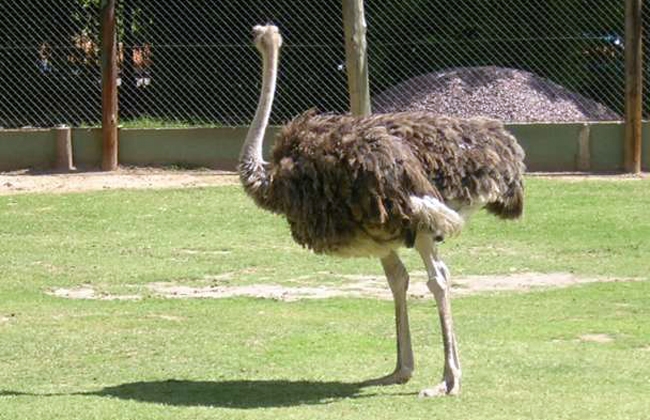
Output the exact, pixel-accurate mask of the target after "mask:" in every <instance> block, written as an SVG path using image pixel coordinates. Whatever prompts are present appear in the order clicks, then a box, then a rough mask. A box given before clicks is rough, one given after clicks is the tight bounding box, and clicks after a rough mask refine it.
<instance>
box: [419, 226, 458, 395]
mask: <svg viewBox="0 0 650 420" xmlns="http://www.w3.org/2000/svg"><path fill="white" fill-rule="evenodd" d="M415 248H416V249H417V250H418V252H419V253H420V256H421V257H422V261H424V265H425V266H426V269H427V274H428V277H429V281H428V282H427V287H428V288H429V290H431V292H432V293H433V295H434V297H435V298H436V304H437V306H438V315H439V316H440V326H441V330H442V343H443V346H444V351H445V368H444V371H443V380H442V383H440V384H439V385H438V386H437V387H434V388H430V389H425V390H423V391H422V392H420V396H421V397H433V396H438V395H445V394H447V395H457V394H459V393H460V377H461V370H460V360H459V358H458V345H457V344H456V336H455V334H454V324H453V321H452V318H451V300H450V296H449V290H450V287H451V283H450V279H449V270H448V269H447V267H446V266H445V263H443V262H442V261H441V260H440V258H439V257H438V248H437V247H436V243H435V241H434V239H433V236H432V235H431V234H430V233H427V232H419V233H418V235H417V237H416V239H415Z"/></svg>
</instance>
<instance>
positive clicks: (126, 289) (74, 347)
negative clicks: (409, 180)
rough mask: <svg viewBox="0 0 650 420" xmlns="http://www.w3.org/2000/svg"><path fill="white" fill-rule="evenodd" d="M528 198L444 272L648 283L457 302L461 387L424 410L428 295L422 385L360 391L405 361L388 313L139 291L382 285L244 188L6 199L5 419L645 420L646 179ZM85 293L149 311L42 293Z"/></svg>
mask: <svg viewBox="0 0 650 420" xmlns="http://www.w3.org/2000/svg"><path fill="white" fill-rule="evenodd" d="M527 185H528V190H527V199H528V203H527V209H526V214H525V217H524V219H523V220H522V221H520V222H516V223H509V222H501V221H498V220H496V219H494V218H492V217H490V216H488V215H484V214H480V215H477V216H476V217H475V219H473V220H472V222H471V223H470V224H469V225H468V227H467V228H466V229H465V231H464V232H463V234H462V235H461V237H459V238H456V239H454V240H452V241H449V243H447V244H444V245H443V250H442V252H443V255H444V256H445V260H446V261H447V263H448V265H449V266H450V268H451V270H452V276H453V275H459V274H460V275H467V274H499V273H511V272H527V271H536V272H572V273H575V274H577V275H581V276H590V277H594V276H598V277H613V278H636V279H638V280H641V281H634V282H617V283H599V284H592V285H588V286H581V287H575V288H570V289H562V290H551V291H545V292H536V293H529V294H518V293H501V294H492V295H479V296H471V297H463V298H458V299H455V300H454V316H455V321H456V328H457V333H458V336H459V341H460V348H461V360H462V362H463V371H464V377H463V380H464V382H463V393H462V395H461V396H460V397H458V398H442V399H432V400H422V399H418V398H417V393H418V391H419V390H420V389H422V388H424V387H426V386H430V385H433V384H434V383H435V382H437V381H438V379H439V378H440V374H441V369H442V346H441V343H440V337H439V328H438V320H437V316H436V311H435V308H434V303H433V301H431V300H427V301H421V300H412V301H411V302H410V314H411V318H412V319H411V325H412V330H413V331H412V332H413V341H414V350H415V356H416V373H415V376H414V378H413V379H412V380H411V382H409V383H408V384H406V385H404V386H393V387H386V388H376V387H375V388H363V389H362V388H359V387H358V386H357V385H356V384H355V383H356V381H360V380H363V379H368V378H371V377H375V376H378V375H380V374H385V373H388V372H389V371H390V370H391V369H392V368H393V367H394V358H395V349H394V347H395V342H394V327H393V320H392V317H393V309H392V304H391V303H390V302H387V301H379V300H372V299H328V300H321V301H300V302H293V303H286V302H276V301H270V300H260V299H243V298H238V299H223V300H208V299H205V300H201V299H196V300H169V299H162V298H157V297H154V296H150V295H147V294H146V288H145V286H146V285H147V284H148V283H151V282H159V281H176V282H189V283H191V282H201V281H205V279H210V278H213V277H215V276H219V275H222V274H224V273H232V276H230V277H229V283H228V284H233V285H239V284H242V285H243V284H252V283H279V284H292V285H295V284H296V281H297V280H296V279H299V282H300V284H304V285H317V284H321V283H322V282H328V283H329V284H334V283H336V281H337V275H341V276H342V275H345V274H378V273H381V269H380V266H379V264H378V263H377V262H376V261H373V260H363V259H362V260H340V259H332V258H327V257H321V256H316V255H312V254H310V253H308V252H307V251H304V250H302V249H300V247H298V246H297V245H295V244H293V243H292V242H291V239H290V237H289V234H288V228H287V226H286V223H285V222H284V220H283V219H281V218H279V217H276V216H273V215H269V214H266V213H263V212H261V211H259V210H257V209H256V208H255V207H254V206H253V204H252V202H251V201H250V200H248V199H247V198H246V197H245V196H244V195H243V193H242V192H241V189H240V188H238V187H217V188H209V189H187V190H173V191H169V190H164V191H108V192H97V193H84V194H67V195H17V196H4V197H0V419H212V418H215V419H328V418H336V419H340V418H346V419H347V418H351V419H357V418H358V419H395V418H399V419H420V418H456V419H531V418H535V419H643V418H648V416H649V414H648V413H650V392H649V390H650V323H649V322H648V319H650V305H649V303H650V282H648V281H647V280H648V277H649V275H648V269H649V268H650V262H649V258H648V255H650V218H649V217H648V215H649V213H648V211H649V210H648V209H650V182H648V180H645V181H640V180H638V181H585V182H568V181H561V180H547V179H537V178H532V179H529V180H528V184H527ZM404 259H405V261H406V263H407V266H408V267H409V268H410V269H411V270H422V266H421V264H420V262H419V259H418V258H417V256H416V255H415V253H414V252H411V251H406V252H404ZM323 273H326V274H327V275H324V274H323ZM80 285H90V286H92V287H93V288H95V289H97V290H100V291H106V292H107V293H140V294H143V295H144V296H145V299H143V300H140V301H99V300H66V299H60V298H55V297H52V296H49V295H47V294H46V292H47V291H49V290H52V289H54V288H58V287H78V286H80ZM590 334H591V335H598V334H600V335H602V336H603V337H606V338H608V339H609V340H605V341H606V342H593V341H589V340H584V339H581V337H583V338H584V336H586V335H590Z"/></svg>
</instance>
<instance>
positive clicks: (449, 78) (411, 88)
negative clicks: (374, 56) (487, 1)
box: [372, 67, 621, 122]
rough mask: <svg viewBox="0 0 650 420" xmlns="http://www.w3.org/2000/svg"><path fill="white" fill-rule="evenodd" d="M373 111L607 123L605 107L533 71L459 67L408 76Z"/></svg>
mask: <svg viewBox="0 0 650 420" xmlns="http://www.w3.org/2000/svg"><path fill="white" fill-rule="evenodd" d="M372 109H373V112H395V111H425V110H426V111H430V112H434V113H436V114H440V115H449V116H453V117H458V118H470V117H477V116H483V117H490V118H495V119H499V120H502V121H505V122H559V121H611V120H620V119H621V116H619V115H618V114H616V113H615V112H614V111H612V110H611V109H609V108H607V107H606V106H604V105H602V104H600V103H598V102H596V101H593V100H591V99H588V98H586V97H584V96H582V95H580V94H578V93H575V92H571V91H570V90H568V89H566V88H564V87H562V86H560V85H558V84H557V83H553V82H551V81H550V80H548V79H544V78H542V77H540V76H537V75H535V74H533V73H529V72H526V71H522V70H515V69H508V68H501V67H464V68H456V69H451V70H447V71H443V72H439V73H429V74H425V75H422V76H417V77H414V78H412V79H409V80H407V81H405V82H402V83H400V84H399V85H396V86H393V87H392V88H390V89H388V90H386V91H384V92H382V93H381V94H379V95H377V96H375V97H374V98H373V108H372Z"/></svg>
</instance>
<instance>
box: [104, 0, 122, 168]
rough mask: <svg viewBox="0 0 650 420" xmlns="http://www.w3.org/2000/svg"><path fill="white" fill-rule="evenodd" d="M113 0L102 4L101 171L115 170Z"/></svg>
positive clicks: (115, 74) (115, 122)
mask: <svg viewBox="0 0 650 420" xmlns="http://www.w3.org/2000/svg"><path fill="white" fill-rule="evenodd" d="M115 3H116V0H102V3H101V35H102V52H101V58H102V169H103V170H104V171H114V170H115V169H117V163H118V162H117V152H118V133H117V124H118V103H117V101H118V99H117V77H118V75H117V37H116V26H117V25H116V18H115Z"/></svg>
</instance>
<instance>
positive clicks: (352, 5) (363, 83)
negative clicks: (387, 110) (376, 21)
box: [343, 0, 371, 115]
mask: <svg viewBox="0 0 650 420" xmlns="http://www.w3.org/2000/svg"><path fill="white" fill-rule="evenodd" d="M343 27H344V30H345V56H346V67H347V72H348V89H349V91H350V111H351V112H352V114H354V115H369V114H370V112H371V110H370V85H369V82H368V55H367V52H366V51H367V43H366V31H367V25H366V18H365V14H364V9H363V0H343Z"/></svg>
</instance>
